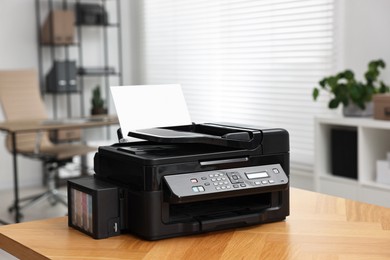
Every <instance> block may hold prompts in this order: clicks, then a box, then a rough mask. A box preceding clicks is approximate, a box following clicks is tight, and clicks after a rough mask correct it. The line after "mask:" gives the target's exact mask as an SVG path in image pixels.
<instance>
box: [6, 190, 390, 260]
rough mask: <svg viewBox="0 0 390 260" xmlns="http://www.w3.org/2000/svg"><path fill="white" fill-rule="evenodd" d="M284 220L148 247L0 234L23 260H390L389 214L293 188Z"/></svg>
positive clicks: (62, 235) (60, 233)
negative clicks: (287, 212)
mask: <svg viewBox="0 0 390 260" xmlns="http://www.w3.org/2000/svg"><path fill="white" fill-rule="evenodd" d="M290 199H291V214H290V216H288V217H287V219H286V220H285V221H282V222H275V223H270V224H263V225H256V226H252V227H246V228H237V229H230V230H225V231H219V232H212V233H206V234H201V235H192V236H185V237H177V238H170V239H165V240H159V241H152V242H151V241H145V240H141V239H139V238H137V237H134V236H132V235H129V234H125V235H121V236H117V237H111V238H108V239H102V240H94V239H92V238H91V237H89V236H87V235H85V234H83V233H81V232H78V231H76V230H74V229H72V228H69V227H68V226H67V218H66V217H61V218H54V219H47V220H39V221H33V222H26V223H19V224H13V225H7V226H1V227H0V248H2V249H3V250H5V251H7V252H9V253H11V254H13V255H15V256H16V257H19V258H21V259H47V258H49V259H204V260H206V259H207V260H208V259H390V208H384V207H379V206H375V205H370V204H365V203H360V202H355V201H351V200H347V199H343V198H338V197H332V196H328V195H324V194H319V193H314V192H309V191H304V190H300V189H294V188H292V189H291V198H290Z"/></svg>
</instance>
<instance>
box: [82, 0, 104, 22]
mask: <svg viewBox="0 0 390 260" xmlns="http://www.w3.org/2000/svg"><path fill="white" fill-rule="evenodd" d="M76 19H77V24H78V25H108V14H107V12H106V10H104V7H103V6H101V5H99V4H80V3H78V4H76Z"/></svg>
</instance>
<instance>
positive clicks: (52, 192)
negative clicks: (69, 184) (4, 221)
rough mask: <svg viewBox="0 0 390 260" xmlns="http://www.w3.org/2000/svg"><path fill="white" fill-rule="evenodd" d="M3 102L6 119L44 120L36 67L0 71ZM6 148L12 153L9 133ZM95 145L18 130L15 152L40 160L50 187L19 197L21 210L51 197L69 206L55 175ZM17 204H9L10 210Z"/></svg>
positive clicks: (93, 149)
mask: <svg viewBox="0 0 390 260" xmlns="http://www.w3.org/2000/svg"><path fill="white" fill-rule="evenodd" d="M0 103H1V105H2V109H3V113H4V117H5V118H6V120H7V121H17V120H34V119H38V120H45V119H48V115H47V113H46V110H45V105H44V103H43V100H42V98H41V95H40V89H39V85H38V78H37V73H36V71H35V70H17V71H0ZM6 147H7V149H8V151H9V152H11V153H12V143H11V136H7V140H6ZM93 151H96V148H94V147H89V146H86V145H83V144H73V143H64V144H54V143H52V142H51V141H50V139H49V134H48V132H36V133H31V132H29V133H18V134H17V135H16V152H17V154H21V155H23V156H26V157H29V158H33V159H38V160H40V161H42V163H43V169H44V171H47V174H46V175H45V176H47V180H46V183H47V185H46V186H47V190H46V191H45V192H44V193H41V194H37V195H35V196H31V197H28V198H22V199H20V202H23V204H22V205H21V206H20V209H24V208H27V207H30V206H32V205H34V204H35V203H37V202H39V201H41V200H43V199H44V198H48V199H49V202H51V203H52V204H56V203H57V202H60V203H62V204H64V205H67V202H66V198H65V196H63V195H60V193H59V192H58V190H57V189H56V184H55V177H56V175H57V174H58V169H59V168H60V167H63V166H64V165H66V164H67V163H68V162H71V161H72V158H73V157H74V156H80V155H85V154H87V153H89V152H93ZM13 209H14V206H11V207H10V211H12V210H13Z"/></svg>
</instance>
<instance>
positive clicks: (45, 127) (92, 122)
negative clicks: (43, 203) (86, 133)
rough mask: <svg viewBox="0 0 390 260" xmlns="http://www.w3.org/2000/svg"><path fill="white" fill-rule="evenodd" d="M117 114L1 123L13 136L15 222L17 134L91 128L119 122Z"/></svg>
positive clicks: (16, 208) (17, 220)
mask: <svg viewBox="0 0 390 260" xmlns="http://www.w3.org/2000/svg"><path fill="white" fill-rule="evenodd" d="M118 122H119V121H118V118H117V117H116V116H107V115H103V116H92V117H85V118H75V119H64V120H28V121H26V120H23V121H6V122H2V123H0V130H1V131H5V132H7V133H8V134H10V135H11V138H12V159H13V172H14V199H15V201H14V205H15V222H16V223H18V222H19V184H18V164H17V151H16V135H17V134H19V133H27V132H40V131H49V130H61V129H72V128H73V129H74V128H90V127H99V126H108V125H113V124H118Z"/></svg>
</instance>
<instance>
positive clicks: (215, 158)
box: [68, 124, 289, 240]
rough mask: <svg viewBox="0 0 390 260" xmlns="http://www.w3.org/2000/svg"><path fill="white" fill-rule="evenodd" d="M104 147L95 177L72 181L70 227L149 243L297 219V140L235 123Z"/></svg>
mask: <svg viewBox="0 0 390 260" xmlns="http://www.w3.org/2000/svg"><path fill="white" fill-rule="evenodd" d="M128 135H129V136H131V137H136V138H138V139H142V140H143V141H136V142H129V143H117V144H113V145H111V146H102V147H99V149H98V152H97V153H96V155H95V158H94V170H95V173H96V174H95V175H94V177H88V178H82V179H79V180H73V181H69V183H68V201H69V203H68V206H69V218H68V219H69V225H70V226H72V227H74V228H76V229H79V230H80V231H82V232H84V233H86V234H88V235H91V236H92V237H94V238H105V237H109V236H113V235H118V234H120V233H131V234H135V235H137V236H139V237H141V238H144V239H147V240H157V239H162V238H168V237H175V236H181V235H190V234H197V233H203V232H210V231H216V230H222V229H227V228H236V227H243V226H249V225H255V224H262V223H267V222H274V221H281V220H284V219H285V218H286V216H288V215H289V134H288V132H287V131H286V130H284V129H258V128H251V127H246V126H235V125H230V124H229V125H228V124H192V125H184V126H174V127H161V128H151V129H144V130H137V131H132V132H130V133H129V134H128Z"/></svg>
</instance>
